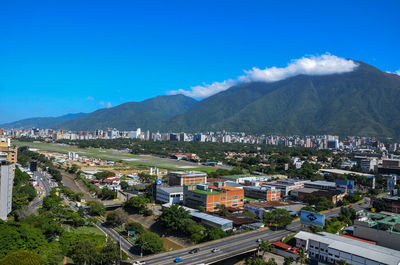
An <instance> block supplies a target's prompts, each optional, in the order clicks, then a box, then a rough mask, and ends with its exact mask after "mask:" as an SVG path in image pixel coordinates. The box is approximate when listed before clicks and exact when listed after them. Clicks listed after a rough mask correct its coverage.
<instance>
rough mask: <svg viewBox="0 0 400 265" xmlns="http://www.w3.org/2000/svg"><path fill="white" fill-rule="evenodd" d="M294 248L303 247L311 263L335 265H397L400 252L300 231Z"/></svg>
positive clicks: (323, 233)
mask: <svg viewBox="0 0 400 265" xmlns="http://www.w3.org/2000/svg"><path fill="white" fill-rule="evenodd" d="M295 239H296V247H298V248H300V247H304V248H305V249H306V251H307V253H308V255H309V257H310V259H311V260H312V261H316V262H320V263H327V264H337V263H338V262H339V261H341V260H344V261H345V262H346V263H347V264H352V265H365V264H368V265H399V264H400V251H397V250H394V249H390V248H385V247H381V246H377V245H373V244H369V243H366V242H362V241H360V240H355V239H351V238H347V237H343V236H338V235H335V234H330V233H327V232H320V233H317V234H313V233H309V232H304V231H301V232H299V233H297V234H296V236H295Z"/></svg>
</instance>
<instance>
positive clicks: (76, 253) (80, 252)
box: [70, 240, 98, 265]
mask: <svg viewBox="0 0 400 265" xmlns="http://www.w3.org/2000/svg"><path fill="white" fill-rule="evenodd" d="M70 256H71V259H72V260H73V261H74V263H75V264H78V265H84V264H92V263H93V261H95V259H96V258H97V257H98V252H97V249H96V245H94V244H93V243H92V242H90V241H88V240H83V241H78V242H77V243H76V244H75V245H74V246H73V248H72V253H71V255H70Z"/></svg>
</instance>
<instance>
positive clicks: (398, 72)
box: [386, 70, 400, 75]
mask: <svg viewBox="0 0 400 265" xmlns="http://www.w3.org/2000/svg"><path fill="white" fill-rule="evenodd" d="M386 73H388V74H394V75H400V70H397V71H395V72H390V71H386Z"/></svg>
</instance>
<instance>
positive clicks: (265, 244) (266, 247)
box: [257, 240, 274, 257]
mask: <svg viewBox="0 0 400 265" xmlns="http://www.w3.org/2000/svg"><path fill="white" fill-rule="evenodd" d="M273 249H274V245H272V244H271V242H269V241H268V240H265V241H264V240H261V242H260V244H259V245H258V249H257V251H262V256H263V257H264V254H265V252H271V251H272V250H273Z"/></svg>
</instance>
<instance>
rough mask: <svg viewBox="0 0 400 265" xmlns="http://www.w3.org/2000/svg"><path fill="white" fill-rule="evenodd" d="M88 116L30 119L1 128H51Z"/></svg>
mask: <svg viewBox="0 0 400 265" xmlns="http://www.w3.org/2000/svg"><path fill="white" fill-rule="evenodd" d="M84 115H86V113H75V114H66V115H63V116H60V117H38V118H29V119H24V120H19V121H15V122H9V123H4V124H0V128H4V129H12V128H24V129H30V128H51V127H52V126H54V125H55V124H57V123H61V122H66V121H70V120H73V119H76V118H79V117H82V116H84Z"/></svg>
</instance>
